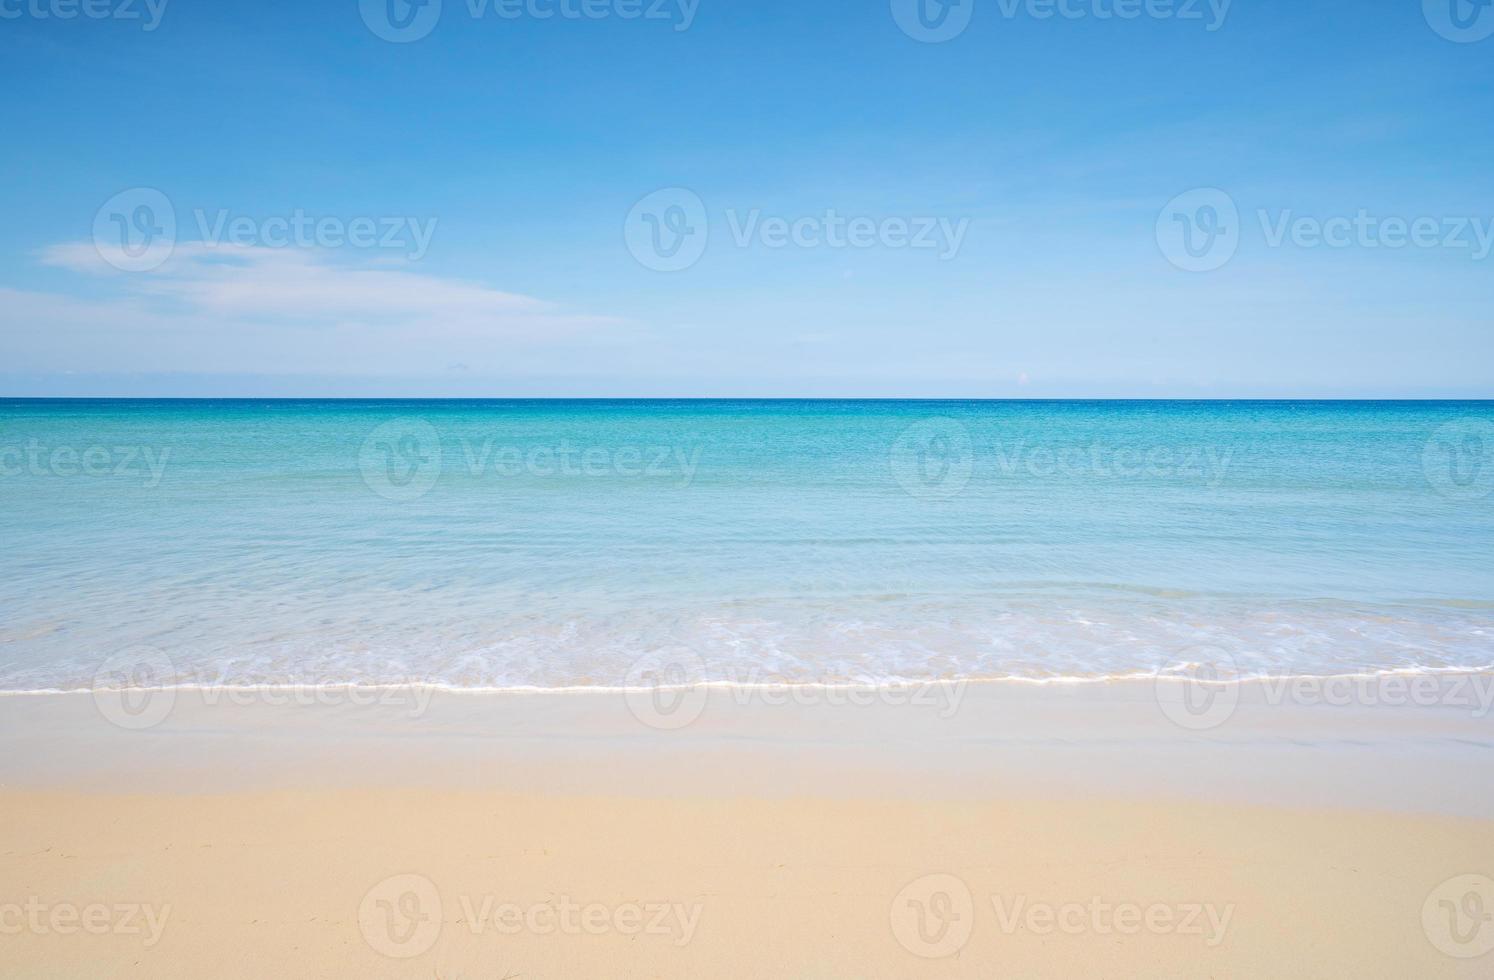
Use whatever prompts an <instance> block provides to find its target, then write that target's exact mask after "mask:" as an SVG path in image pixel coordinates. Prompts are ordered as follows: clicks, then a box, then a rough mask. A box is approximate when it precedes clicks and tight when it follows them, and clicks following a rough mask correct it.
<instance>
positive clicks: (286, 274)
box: [0, 242, 622, 374]
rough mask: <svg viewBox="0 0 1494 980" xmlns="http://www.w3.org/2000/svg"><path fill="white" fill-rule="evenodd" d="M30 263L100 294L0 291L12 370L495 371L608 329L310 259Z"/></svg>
mask: <svg viewBox="0 0 1494 980" xmlns="http://www.w3.org/2000/svg"><path fill="white" fill-rule="evenodd" d="M40 258H41V261H42V262H43V264H45V265H48V266H52V267H55V268H62V269H67V270H70V271H73V272H78V273H85V274H88V275H90V276H95V277H98V281H97V282H95V283H93V284H92V286H93V287H94V288H95V289H97V288H98V287H100V286H102V288H103V290H104V293H105V295H104V296H102V297H98V296H94V295H92V292H90V295H89V298H82V297H80V296H79V295H75V294H71V293H47V292H35V291H23V290H16V289H5V288H0V298H3V301H4V302H3V310H0V326H3V327H4V329H5V332H6V335H7V337H9V338H10V339H9V341H8V342H7V346H8V347H11V348H12V349H11V351H10V354H11V357H12V358H13V363H14V364H16V366H18V367H22V368H24V369H27V370H36V371H48V370H56V371H62V370H69V371H90V370H114V371H118V370H173V369H190V370H214V369H221V370H234V371H243V370H274V371H282V372H283V371H297V370H305V371H316V372H333V373H336V372H341V371H358V372H366V373H373V374H381V373H401V374H408V373H410V372H412V371H417V372H418V371H427V372H432V373H438V372H441V371H445V370H448V369H449V365H451V364H454V363H461V364H464V365H468V366H469V367H470V369H471V370H475V371H495V370H501V369H504V368H506V367H510V366H512V365H513V364H514V363H515V358H516V357H522V358H523V359H525V360H529V359H532V358H533V357H534V356H535V355H536V352H537V351H541V350H544V349H546V348H548V347H560V348H569V347H571V346H573V345H575V344H576V343H578V342H581V341H583V340H585V339H587V338H593V339H595V338H600V337H607V336H609V335H611V334H614V333H615V332H616V331H617V330H618V329H619V327H621V325H622V323H621V321H619V320H618V319H616V318H612V317H603V316H593V315H588V314H581V313H574V312H570V311H566V310H564V309H561V308H560V307H558V306H557V305H555V304H553V303H548V302H545V301H543V300H540V299H536V298H534V297H530V296H524V295H521V294H518V293H512V292H505V291H503V290H499V289H494V288H492V287H490V286H487V285H483V284H481V283H474V282H469V281H464V280H459V279H452V278H446V277H441V276H434V275H430V274H426V273H422V272H415V271H412V270H411V269H410V268H409V267H408V266H407V265H406V264H404V263H401V262H398V261H394V262H389V261H385V262H368V261H364V262H361V263H360V262H354V261H349V260H346V259H343V258H342V257H340V256H335V255H329V254H327V253H326V252H325V250H318V249H296V248H266V247H262V246H226V245H208V244H204V243H201V242H192V243H184V244H180V245H178V246H177V248H176V250H175V251H174V252H173V254H172V256H171V258H170V259H168V260H167V261H166V262H165V263H163V264H162V265H161V266H160V267H159V268H157V269H154V270H151V271H149V272H134V273H123V272H120V271H118V270H117V269H115V268H114V267H113V266H112V265H111V264H110V263H108V262H107V261H105V259H104V257H103V256H102V255H101V254H100V253H99V251H98V250H97V249H96V248H95V246H94V245H93V244H92V243H87V242H84V243H66V244H59V245H53V246H51V247H48V248H46V249H44V250H42V252H41V253H40Z"/></svg>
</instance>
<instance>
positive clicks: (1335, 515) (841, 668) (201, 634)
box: [0, 401, 1494, 690]
mask: <svg viewBox="0 0 1494 980" xmlns="http://www.w3.org/2000/svg"><path fill="white" fill-rule="evenodd" d="M0 493H3V495H4V501H5V506H4V508H3V511H0V535H3V540H4V541H5V542H6V551H7V556H8V560H7V561H6V563H5V572H4V575H3V578H0V608H3V610H4V612H3V617H0V689H6V690H42V689H74V688H84V687H89V686H91V685H92V684H93V683H94V679H95V676H96V674H98V672H99V669H100V665H101V664H104V663H106V662H108V661H109V658H111V657H114V658H118V657H119V656H121V655H125V654H127V652H128V651H131V650H134V649H136V648H138V647H140V646H144V647H148V648H151V649H154V650H157V651H160V652H161V653H162V654H164V657H165V660H164V661H159V660H158V661H157V662H165V663H168V664H169V671H170V672H172V676H169V677H160V676H158V677H156V678H154V679H155V680H157V681H166V682H170V681H178V682H198V683H204V682H221V681H228V682H233V683H264V682H282V681H284V682H291V681H296V682H316V683H329V682H338V681H354V682H362V681H369V682H373V681H383V682H404V681H409V680H417V679H418V680H421V681H425V682H431V683H439V684H452V685H457V686H464V687H524V686H536V687H566V686H576V685H599V686H610V685H619V684H624V683H626V682H627V679H628V677H629V672H630V669H632V668H633V665H634V664H635V663H636V662H637V661H638V660H639V658H640V657H649V656H653V657H658V656H660V655H664V656H672V655H674V654H676V653H682V654H685V655H691V656H694V657H698V658H700V661H701V662H703V663H704V665H705V670H706V672H707V675H708V676H709V677H710V678H711V679H715V680H730V681H744V682H747V681H754V680H756V681H761V680H774V679H779V678H782V679H787V680H792V681H831V682H833V681H837V680H844V679H857V680H862V679H889V678H924V677H931V676H937V677H1021V678H1096V677H1107V676H1115V675H1120V674H1130V673H1143V672H1150V671H1154V670H1156V669H1157V668H1158V667H1159V666H1169V665H1178V664H1183V663H1190V662H1206V663H1220V664H1227V665H1228V667H1229V669H1231V670H1236V671H1239V672H1241V673H1244V674H1250V675H1281V674H1294V673H1356V672H1365V671H1378V670H1391V669H1404V668H1463V669H1484V668H1488V667H1490V666H1491V665H1494V568H1491V561H1490V557H1491V556H1494V405H1491V403H1488V402H1415V403H1404V402H1403V403H1383V402H1382V403H1358V402H1355V403H1345V402H1329V403H1309V402H887V401H870V402H862V401H720V402H698V401H679V402H671V401H485V402H472V401H445V402H399V401H387V402H382V401H380V402H376V401H334V402H315V401H277V402H263V401H0ZM136 659H138V657H136Z"/></svg>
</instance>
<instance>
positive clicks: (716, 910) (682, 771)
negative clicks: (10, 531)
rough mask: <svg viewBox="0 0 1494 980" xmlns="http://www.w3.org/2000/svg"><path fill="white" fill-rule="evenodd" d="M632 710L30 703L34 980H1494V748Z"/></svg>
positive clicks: (6, 716)
mask: <svg viewBox="0 0 1494 980" xmlns="http://www.w3.org/2000/svg"><path fill="white" fill-rule="evenodd" d="M615 700H616V699H607V698H601V697H598V698H594V699H587V698H582V697H575V696H556V697H525V698H502V697H490V698H456V699H450V700H448V701H446V702H442V703H441V704H433V705H431V706H430V707H429V709H428V710H426V711H424V712H423V713H422V714H421V715H420V716H419V717H418V718H412V717H405V716H396V715H392V714H391V713H390V712H388V711H383V710H368V711H364V710H363V709H357V710H352V709H343V708H340V707H335V706H334V707H331V708H314V709H300V708H287V707H281V706H274V707H271V706H265V705H260V704H249V705H244V706H224V705H221V704H220V705H217V706H212V705H208V704H205V703H202V702H200V701H198V700H195V699H192V698H185V697H184V698H183V699H181V701H180V702H179V703H178V704H177V705H176V706H175V708H174V710H173V713H172V714H171V716H170V718H169V719H168V720H166V721H164V722H162V723H161V724H160V725H158V726H156V727H154V728H151V729H150V730H147V731H122V730H120V729H119V728H117V727H115V726H114V725H112V724H109V723H108V722H106V721H104V720H101V717H100V715H99V713H98V712H97V711H96V710H95V708H94V705H93V703H92V700H91V699H90V698H88V697H86V696H85V697H56V698H11V699H4V700H0V976H5V977H12V976H14V977H88V978H95V977H142V978H173V977H183V978H188V977H190V978H204V977H254V978H261V977H356V978H377V977H423V978H438V977H439V978H446V980H456V978H473V980H477V978H482V980H503V978H510V980H517V978H546V977H552V978H553V977H583V978H591V977H608V978H619V977H680V978H709V977H721V978H744V977H753V978H756V977H784V978H831V977H834V978H851V980H859V978H877V977H887V978H908V977H914V978H916V977H981V978H992V977H1063V978H1072V977H1110V978H1117V977H1147V978H1160V977H1190V978H1193V977H1213V978H1226V977H1251V978H1258V977H1315V978H1316V977H1355V978H1359V980H1364V978H1372V977H1394V978H1423V977H1468V978H1474V977H1484V978H1487V977H1490V976H1494V952H1483V944H1484V943H1485V941H1487V943H1488V945H1489V946H1490V947H1494V893H1489V892H1488V891H1487V888H1494V882H1491V883H1489V885H1488V886H1487V887H1486V886H1485V885H1484V884H1483V883H1484V882H1487V881H1488V878H1489V877H1494V821H1489V820H1486V819H1482V818H1483V817H1485V816H1487V815H1489V813H1490V808H1489V802H1488V796H1489V794H1488V791H1487V782H1488V781H1487V779H1486V774H1487V772H1488V770H1487V768H1486V763H1484V762H1483V759H1484V757H1485V755H1486V754H1487V752H1488V746H1489V745H1490V744H1491V742H1490V739H1489V732H1490V722H1489V720H1488V719H1487V718H1482V717H1477V718H1475V717H1473V716H1471V715H1470V714H1468V713H1466V712H1464V713H1455V712H1450V711H1441V710H1437V711H1426V712H1417V711H1410V710H1403V711H1374V712H1363V711H1348V712H1345V711H1340V710H1319V709H1312V710H1303V709H1298V708H1292V709H1290V710H1286V709H1280V710H1279V709H1276V708H1267V707H1264V706H1263V707H1260V708H1257V709H1254V710H1249V711H1247V710H1244V709H1242V711H1241V713H1240V715H1239V716H1238V717H1236V718H1233V719H1231V720H1230V722H1229V724H1228V725H1225V726H1221V727H1219V728H1217V729H1212V730H1209V731H1207V732H1204V733H1196V732H1191V731H1186V730H1183V729H1180V728H1179V727H1178V726H1176V725H1173V724H1171V723H1170V722H1169V721H1168V720H1167V719H1166V718H1165V717H1164V716H1163V714H1162V713H1159V712H1158V710H1157V706H1156V704H1155V703H1153V701H1152V700H1151V699H1150V697H1149V696H1148V695H1147V694H1146V692H1145V690H1144V689H1139V688H1134V687H1116V688H1113V689H1112V688H1095V689H1093V690H1091V691H1070V690H1062V689H1056V688H1055V689H1045V690H1025V691H1020V692H1015V693H1013V692H1010V691H1006V690H1004V689H996V688H992V689H990V690H972V691H971V693H970V696H969V698H968V700H967V701H966V702H965V703H964V704H963V706H962V708H961V711H960V713H959V714H958V715H957V716H952V717H950V718H948V719H944V718H927V717H924V716H921V715H918V714H916V713H914V712H911V711H910V710H908V709H907V708H905V707H898V708H886V709H883V708H879V707H877V708H871V709H865V710H861V709H849V708H844V707H835V706H821V707H809V708H804V709H798V708H793V709H788V710H785V709H781V708H779V707H777V706H774V705H765V704H761V703H754V704H749V705H740V704H732V703H723V704H719V705H718V704H714V703H713V704H712V705H711V706H710V708H709V710H708V711H707V712H706V713H705V714H703V715H702V716H701V718H700V720H699V721H697V722H696V723H695V724H693V725H691V726H690V727H689V728H687V729H684V730H681V731H678V732H661V731H658V730H655V729H652V728H649V727H647V726H642V725H640V724H639V723H638V722H637V720H636V719H634V718H632V717H631V716H630V715H629V714H628V713H627V711H626V709H625V708H624V707H621V706H619V705H618V704H615V703H614V701H615ZM1454 814H1462V815H1461V816H1458V815H1454ZM1470 876H1472V877H1470ZM1479 876H1484V877H1479ZM1480 889H1485V893H1484V894H1486V896H1487V898H1488V901H1487V902H1486V904H1484V905H1480V904H1479V902H1480V901H1482V900H1483V899H1481V893H1480ZM1485 912H1488V913H1491V917H1490V918H1489V919H1487V920H1486V919H1482V918H1480V917H1481V916H1483V915H1484V914H1485ZM1424 913H1425V914H1424Z"/></svg>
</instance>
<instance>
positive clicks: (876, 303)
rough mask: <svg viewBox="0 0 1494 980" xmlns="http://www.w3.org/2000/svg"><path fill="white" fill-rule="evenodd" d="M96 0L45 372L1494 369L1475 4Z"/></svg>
mask: <svg viewBox="0 0 1494 980" xmlns="http://www.w3.org/2000/svg"><path fill="white" fill-rule="evenodd" d="M72 2H73V0H0V15H3V18H0V78H3V80H4V82H5V85H6V91H7V94H8V97H7V98H6V99H5V100H3V102H0V132H4V133H5V161H6V170H7V176H8V179H7V180H6V181H5V182H4V183H3V185H0V196H3V213H4V214H5V215H6V217H7V220H5V221H4V222H0V356H3V359H4V362H5V364H4V366H3V367H0V394H9V395H34V394H99V395H110V394H140V395H151V394H165V395H381V394H387V395H432V396H439V395H494V396H505V395H520V396H545V395H556V396H569V395H579V396H587V395H640V396H651V395H681V396H732V395H767V396H795V395H825V396H833V395H869V396H951V397H1068V396H1074V397H1081V396H1083V397H1089V396H1094V397H1110V396H1116V397H1257V396H1266V397H1270V396H1287V397H1292V396H1304V397H1309V396H1326V397H1382V396H1383V397H1397V396H1408V397H1421V396H1447V397H1490V396H1491V395H1494V255H1490V254H1487V252H1488V251H1489V250H1490V248H1491V246H1494V167H1491V166H1490V165H1489V164H1490V160H1491V159H1494V152H1491V151H1494V123H1491V121H1490V115H1489V112H1488V108H1489V106H1490V105H1491V104H1494V37H1490V38H1482V37H1481V35H1482V34H1483V32H1484V30H1485V28H1486V27H1487V29H1488V30H1489V32H1490V33H1494V9H1491V8H1486V7H1476V6H1472V5H1471V3H1470V0H1426V2H1425V3H1423V2H1422V0H1363V2H1359V3H1355V4H1327V3H1301V2H1288V0H1234V2H1232V3H1228V4H1224V3H1223V0H1213V2H1212V4H1211V3H1210V2H1209V0H1198V2H1196V3H1195V2H1194V0H1151V2H1150V5H1148V3H1147V2H1145V0H1064V4H1065V5H1064V6H1063V7H1062V8H1061V9H1060V8H1059V7H1058V6H1057V3H1058V0H1046V2H1045V0H962V3H960V4H956V5H953V6H951V7H949V8H948V9H947V10H943V11H942V13H943V14H945V15H946V17H953V18H954V20H953V21H951V20H948V19H946V20H945V23H946V24H951V23H954V24H963V29H962V30H960V31H959V32H958V33H957V34H956V35H955V36H952V37H950V38H948V39H947V40H942V41H933V40H929V39H927V38H924V39H919V38H917V37H914V36H910V31H908V30H904V29H903V27H901V26H900V21H901V22H902V23H903V24H911V25H914V30H913V31H912V32H911V33H912V34H916V33H918V28H917V25H918V24H920V23H932V22H937V20H938V15H939V14H940V13H941V10H940V8H938V7H937V6H930V7H926V8H924V10H923V13H924V15H925V20H924V21H919V20H918V19H917V14H918V10H917V9H916V8H914V7H913V2H914V0H907V2H904V0H892V2H891V3H889V2H888V0H882V2H871V3H852V2H849V0H822V2H816V3H803V2H793V3H790V2H787V0H698V3H697V2H695V0H668V2H665V0H632V3H633V6H632V7H630V6H629V0H588V2H589V3H591V4H592V6H590V7H589V8H586V9H587V10H589V11H590V12H591V14H592V16H590V17H588V16H585V11H584V10H583V9H582V7H581V2H582V0H504V2H506V3H510V4H512V6H510V7H508V8H507V9H506V11H505V13H506V14H509V16H500V15H499V13H498V8H497V3H498V0H486V2H484V0H441V3H440V9H439V11H435V8H434V7H431V6H427V7H426V8H423V9H417V10H414V11H410V10H409V8H407V7H406V6H405V0H392V2H393V4H394V7H393V8H392V9H393V11H394V16H395V18H396V19H399V18H400V17H402V16H403V15H404V14H405V13H406V12H410V13H411V14H412V16H414V17H417V18H418V17H426V18H430V17H432V14H433V12H434V14H435V16H434V19H430V20H426V21H420V20H418V19H416V20H412V22H411V23H412V24H414V25H415V27H416V29H422V30H427V31H428V32H427V33H425V35H424V36H423V37H420V38H419V39H418V40H402V41H400V42H399V43H395V42H392V41H389V40H385V39H384V38H383V37H381V36H380V35H379V33H378V31H383V32H384V33H386V34H387V33H389V32H390V31H391V30H392V28H391V24H392V22H391V21H390V20H389V19H388V18H389V9H391V8H387V7H386V6H385V4H386V2H388V0H365V3H364V5H363V6H362V7H361V8H360V4H359V2H358V0H329V2H326V3H315V4H311V3H281V2H261V3H253V4H229V3H221V2H207V0H165V4H164V7H161V6H160V3H161V0H154V2H155V3H156V4H157V6H156V7H148V6H147V4H146V0H89V2H90V3H92V4H94V5H95V6H94V7H93V8H91V9H93V10H94V12H95V13H104V14H107V16H95V17H89V16H83V15H81V14H80V15H79V16H75V17H72V18H67V19H64V18H61V17H59V16H57V15H58V14H59V13H65V12H67V11H68V10H69V9H70V8H69V6H68V4H69V3H72ZM78 2H82V0H78ZM563 2H564V3H566V4H568V6H566V7H564V8H562V6H561V4H562V3H563ZM923 2H927V3H930V4H936V3H937V2H938V0H923ZM1117 2H1119V4H1120V6H1121V8H1123V9H1129V10H1130V11H1132V12H1137V11H1139V14H1138V15H1137V16H1135V17H1129V18H1125V17H1120V16H1115V15H1114V14H1115V13H1116V11H1117ZM1128 2H1130V3H1132V4H1134V6H1133V7H1130V8H1126V4H1127V3H1128ZM127 4H128V5H127ZM640 4H641V7H640ZM1453 4H1457V5H1458V6H1457V7H1456V8H1455V7H1454V6H1453ZM476 5H480V6H482V7H483V8H484V12H483V14H482V15H481V16H474V6H476ZM1050 11H1051V16H1044V14H1045V13H1049V12H1050ZM1149 11H1150V13H1149ZM546 12H549V13H551V14H552V15H551V16H549V17H543V16H541V15H543V14H544V13H546ZM629 12H637V13H639V14H641V15H640V16H637V17H627V16H624V14H626V13H629ZM1162 13H1168V14H1170V15H1169V16H1161V14H1162ZM1454 13H1455V14H1457V16H1458V18H1459V19H1458V20H1457V21H1456V22H1454V21H1453V20H1452V19H1450V18H1451V16H1452V14H1454ZM568 14H569V15H568ZM647 14H655V15H657V16H645V15H647ZM1107 15H1109V16H1107ZM381 17H382V18H384V19H383V20H382V21H381V20H380V18H381ZM370 24H373V26H372V27H371V26H370ZM1458 24H1462V25H1467V26H1463V27H1459V26H1457V25H1458ZM147 27H150V28H152V29H146V28H147ZM395 34H396V36H399V35H398V32H397V31H396V32H395ZM142 188H144V189H149V190H148V191H145V190H140V189H142ZM666 189H674V190H666ZM1204 189H1206V190H1204ZM661 190H662V191H664V193H663V194H662V195H660V194H659V193H657V192H660V191H661ZM142 194H146V195H149V196H148V197H142V196H141V195H142ZM1221 194H1222V195H1223V196H1222V197H1221V196H1220V195H1221ZM163 200H164V201H165V202H166V204H165V208H167V209H169V211H170V212H171V214H172V215H174V218H175V223H176V230H175V232H174V234H170V233H168V231H167V228H166V226H165V225H163V224H162V222H161V219H160V215H159V214H157V211H159V210H161V204H160V202H161V201H163ZM142 202H145V204H147V205H148V206H149V210H148V211H147V212H140V210H139V209H140V207H141V204H142ZM640 202H644V203H643V204H642V205H641V208H640ZM1170 202H1174V203H1170ZM1221 207H1226V210H1224V211H1221ZM1227 207H1233V208H1234V212H1235V213H1233V214H1231V213H1229V212H1228V210H1227ZM142 214H143V215H144V218H143V219H142V221H143V224H142V223H137V218H141V215H142ZM827 215H833V216H827ZM298 216H299V217H300V218H302V219H304V221H305V222H307V223H308V224H309V226H310V227H311V228H312V229H313V231H311V232H309V233H308V234H306V235H303V236H301V237H300V238H299V239H297V238H296V236H293V235H290V234H289V233H288V232H286V231H285V230H284V229H285V228H287V227H289V226H291V225H293V224H294V222H295V221H296V219H297V217H298ZM853 219H854V220H855V221H856V222H858V224H856V225H855V227H856V228H857V229H859V232H858V235H852V234H850V229H851V228H852V225H851V222H852V220H853ZM318 221H320V222H322V230H320V231H316V230H315V228H316V222H318ZM837 222H840V224H837ZM1398 222H1399V226H1398V224H1397V223H1398ZM234 227H237V228H239V230H240V232H241V234H239V235H238V236H237V237H235V236H231V235H230V234H229V229H231V228H234ZM141 228H144V229H145V230H146V231H148V232H149V233H150V235H151V239H150V242H149V243H147V242H145V241H143V240H141V239H140V238H139V235H140V234H141V233H142V232H141V231H140V229H141ZM1210 228H1222V229H1223V232H1224V233H1223V234H1222V235H1214V236H1210V235H1208V234H1207V231H1208V229H1210ZM655 229H658V232H657V233H658V235H659V236H662V237H659V238H655V237H653V236H654V234H655ZM1412 229H1416V230H1417V233H1416V235H1414V236H1413V234H1412ZM790 230H793V231H794V232H795V233H796V235H797V242H796V241H795V235H794V234H790ZM120 234H124V235H125V236H126V237H125V238H120V237H119V235H120ZM132 235H133V236H136V237H135V238H134V239H133V241H132V240H131V238H130V237H129V236H132ZM1180 235H1186V236H1188V237H1187V241H1186V243H1184V240H1183V238H1180V237H1179V236H1180ZM370 236H371V237H370ZM1325 236H1326V237H1327V238H1328V239H1330V240H1332V242H1333V244H1327V243H1326V242H1325V241H1324V240H1323V239H1324V237H1325ZM1413 237H1415V238H1416V239H1417V240H1416V241H1411V240H1410V239H1411V238H1413ZM350 238H358V239H359V242H358V243H356V244H355V243H352V242H350V241H349V239H350ZM852 238H855V239H856V240H855V241H854V242H852V241H851V239H852ZM163 242H165V243H166V244H167V245H168V246H169V254H166V253H164V252H162V251H160V250H161V248H162V243H163ZM681 242H683V243H684V244H683V247H682V248H681V247H673V248H671V246H679V245H680V243H681ZM1397 242H1399V243H1400V244H1399V246H1398V247H1397V246H1396V243H1397ZM146 244H152V245H153V247H154V248H155V249H156V250H157V251H154V252H152V251H149V250H147V251H146V254H145V255H144V257H143V258H132V257H130V256H129V254H128V253H127V252H120V251H119V250H120V249H121V248H124V247H125V246H131V247H132V249H133V250H136V251H138V250H140V249H143V248H144V246H145V245H146ZM1187 245H1192V246H1193V247H1194V248H1195V249H1196V250H1200V254H1197V255H1190V254H1189V253H1188V252H1187V251H1186V246H1187ZM925 246H927V247H925ZM651 248H653V249H654V251H653V252H650V249H651ZM664 252H668V253H669V254H668V255H667V256H666V255H665V254H663V253H664ZM640 253H641V254H640ZM692 259H693V261H691V260H692ZM680 262H686V263H687V264H686V265H685V267H683V268H678V269H675V270H674V271H660V270H661V268H662V267H667V266H670V265H671V263H680ZM142 264H144V265H148V266H149V267H148V268H142V267H140V266H142ZM121 266H123V267H124V268H121ZM1200 266H1201V267H1203V268H1199V267H1200Z"/></svg>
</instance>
